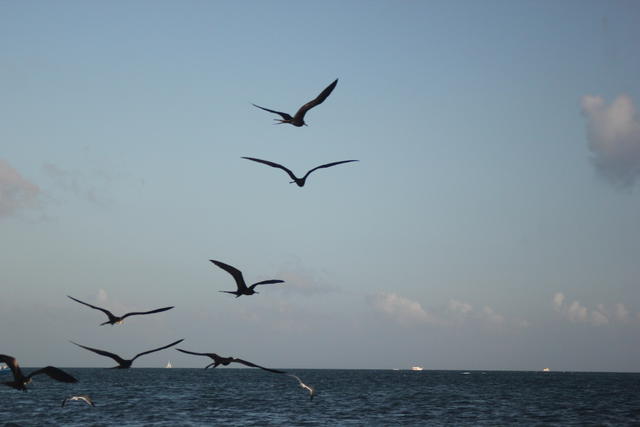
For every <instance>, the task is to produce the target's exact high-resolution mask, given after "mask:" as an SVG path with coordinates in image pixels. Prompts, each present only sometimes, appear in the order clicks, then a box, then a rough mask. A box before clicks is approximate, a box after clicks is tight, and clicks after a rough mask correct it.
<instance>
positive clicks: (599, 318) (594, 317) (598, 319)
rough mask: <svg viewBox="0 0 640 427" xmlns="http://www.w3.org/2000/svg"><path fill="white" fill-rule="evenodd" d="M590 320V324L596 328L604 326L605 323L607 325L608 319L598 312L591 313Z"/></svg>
mask: <svg viewBox="0 0 640 427" xmlns="http://www.w3.org/2000/svg"><path fill="white" fill-rule="evenodd" d="M590 320H591V323H593V324H594V325H596V326H600V325H606V324H607V323H609V319H608V318H607V316H605V315H604V313H602V312H600V311H598V310H593V311H591V319H590Z"/></svg>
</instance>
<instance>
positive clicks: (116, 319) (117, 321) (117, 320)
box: [67, 295, 174, 326]
mask: <svg viewBox="0 0 640 427" xmlns="http://www.w3.org/2000/svg"><path fill="white" fill-rule="evenodd" d="M67 297H69V298H71V299H72V300H74V301H75V302H79V303H80V304H84V305H86V306H88V307H91V308H94V309H96V310H100V311H101V312H103V313H104V314H106V315H107V317H108V318H109V320H107V321H106V322H104V323H101V324H100V326H102V325H106V324H109V325H121V324H122V323H124V319H125V318H126V317H129V316H137V315H140V314H153V313H160V312H161V311H167V310H171V309H172V308H173V307H174V306H173V305H172V306H171V307H162V308H158V309H155V310H151V311H133V312H131V313H127V314H125V315H124V316H114V314H113V313H112V312H110V311H109V310H107V309H104V308H100V307H96V306H95V305H91V304H88V303H86V302H83V301H80V300H79V299H75V298H74V297H71V296H69V295H67Z"/></svg>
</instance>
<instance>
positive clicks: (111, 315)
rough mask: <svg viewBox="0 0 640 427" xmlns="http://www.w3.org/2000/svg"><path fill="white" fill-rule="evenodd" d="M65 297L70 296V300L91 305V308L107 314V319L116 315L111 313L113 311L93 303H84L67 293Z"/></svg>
mask: <svg viewBox="0 0 640 427" xmlns="http://www.w3.org/2000/svg"><path fill="white" fill-rule="evenodd" d="M67 297H69V298H71V299H72V300H74V301H75V302H79V303H80V304H84V305H86V306H87V307H91V308H93V309H96V310H100V311H101V312H103V313H104V314H106V315H107V317H109V320H111V319H112V318H114V317H116V316H114V315H113V313H112V312H110V311H109V310H106V309H104V308H101V307H96V306H95V305H91V304H89V303H86V302H84V301H80V300H79V299H75V298H74V297H72V296H69V295H67Z"/></svg>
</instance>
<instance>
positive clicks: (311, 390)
mask: <svg viewBox="0 0 640 427" xmlns="http://www.w3.org/2000/svg"><path fill="white" fill-rule="evenodd" d="M287 375H289V376H290V377H293V378H295V379H297V380H298V384H300V387H302V388H303V389H305V390H308V391H309V400H312V399H313V396H315V395H316V389H315V388H313V387H311V386H308V385H306V384H305V383H303V382H302V380H301V379H300V378H299V377H298V376H296V375H293V374H289V373H287Z"/></svg>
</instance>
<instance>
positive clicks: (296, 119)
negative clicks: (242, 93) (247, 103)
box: [253, 79, 338, 127]
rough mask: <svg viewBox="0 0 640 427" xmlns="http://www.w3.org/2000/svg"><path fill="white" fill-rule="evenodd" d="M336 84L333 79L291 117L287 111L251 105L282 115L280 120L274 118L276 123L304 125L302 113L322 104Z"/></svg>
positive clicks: (336, 80) (336, 81)
mask: <svg viewBox="0 0 640 427" xmlns="http://www.w3.org/2000/svg"><path fill="white" fill-rule="evenodd" d="M337 84H338V79H335V80H334V81H333V83H331V84H330V85H329V86H327V87H326V88H325V89H324V90H323V91H322V92H320V95H318V96H317V97H316V98H315V99H314V100H312V101H309V102H307V103H306V104H304V105H303V106H302V107H300V109H299V110H298V112H297V113H296V114H295V116H293V117H291V116H290V115H289V114H287V113H283V112H281V111H275V110H270V109H268V108H264V107H261V106H259V105H256V104H253V106H254V107H258V108H260V109H261V110H264V111H268V112H270V113H274V114H278V115H280V116H281V117H282V120H280V119H274V120H277V121H278V123H276V124H282V123H289V124H292V125H294V126H297V127H300V126H306V125H307V124H306V123H305V122H304V115H305V114H306V113H307V111H309V110H310V109H312V108H313V107H315V106H316V105H320V104H322V103H323V102H324V100H325V99H327V97H328V96H329V95H330V94H331V92H333V89H335V87H336V85H337Z"/></svg>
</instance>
